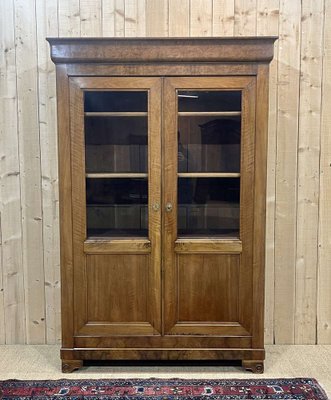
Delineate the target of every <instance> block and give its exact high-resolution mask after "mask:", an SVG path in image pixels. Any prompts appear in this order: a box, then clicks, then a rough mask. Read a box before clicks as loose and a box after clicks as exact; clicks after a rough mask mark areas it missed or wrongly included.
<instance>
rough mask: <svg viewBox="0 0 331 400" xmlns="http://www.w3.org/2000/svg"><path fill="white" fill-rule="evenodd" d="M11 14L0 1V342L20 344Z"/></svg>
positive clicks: (18, 196)
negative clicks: (0, 328) (0, 330)
mask: <svg viewBox="0 0 331 400" xmlns="http://www.w3.org/2000/svg"><path fill="white" fill-rule="evenodd" d="M14 13H15V8H14V1H6V2H1V4H0V26H1V42H0V46H1V52H0V57H1V58H0V61H1V74H0V101H1V103H0V104H1V109H0V112H1V115H0V132H1V134H0V176H1V185H0V216H1V241H2V243H1V264H0V267H1V275H2V285H1V289H2V290H3V292H2V293H3V303H2V304H1V306H2V311H1V319H2V321H1V322H2V323H3V332H2V334H1V341H2V342H3V343H7V344H14V343H19V344H23V343H26V326H25V324H24V321H25V304H24V277H23V260H22V249H23V244H22V222H21V221H22V214H21V191H20V151H19V143H18V115H17V101H18V100H17V70H16V46H15V24H14Z"/></svg>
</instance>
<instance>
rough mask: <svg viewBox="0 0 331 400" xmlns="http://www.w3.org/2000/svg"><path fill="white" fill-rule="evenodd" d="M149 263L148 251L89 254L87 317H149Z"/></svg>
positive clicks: (110, 319) (116, 320)
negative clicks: (140, 252)
mask: <svg viewBox="0 0 331 400" xmlns="http://www.w3.org/2000/svg"><path fill="white" fill-rule="evenodd" d="M148 264H149V263H148V256H146V255H139V256H137V255H128V254H125V255H123V254H122V255H104V254H100V255H90V256H88V259H87V272H86V277H87V299H88V306H87V321H89V323H91V322H106V323H124V322H130V323H131V322H143V321H148V317H149V316H148V314H147V311H148V269H149V265H148ZM124 293H125V296H123V294H124ZM105 305H106V307H105ZM132 334H134V327H132Z"/></svg>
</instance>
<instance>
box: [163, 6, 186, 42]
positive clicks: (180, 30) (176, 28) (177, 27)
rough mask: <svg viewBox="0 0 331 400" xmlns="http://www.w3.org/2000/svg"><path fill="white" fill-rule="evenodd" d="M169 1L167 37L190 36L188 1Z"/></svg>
mask: <svg viewBox="0 0 331 400" xmlns="http://www.w3.org/2000/svg"><path fill="white" fill-rule="evenodd" d="M168 1H169V36H171V37H176V36H178V37H186V36H190V0H181V2H180V3H178V1H177V0H168Z"/></svg>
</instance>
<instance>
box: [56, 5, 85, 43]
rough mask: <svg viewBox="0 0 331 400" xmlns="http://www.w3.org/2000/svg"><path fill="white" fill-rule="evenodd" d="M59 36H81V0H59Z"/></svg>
mask: <svg viewBox="0 0 331 400" xmlns="http://www.w3.org/2000/svg"><path fill="white" fill-rule="evenodd" d="M58 15H59V36H62V37H66V36H80V8H79V0H58Z"/></svg>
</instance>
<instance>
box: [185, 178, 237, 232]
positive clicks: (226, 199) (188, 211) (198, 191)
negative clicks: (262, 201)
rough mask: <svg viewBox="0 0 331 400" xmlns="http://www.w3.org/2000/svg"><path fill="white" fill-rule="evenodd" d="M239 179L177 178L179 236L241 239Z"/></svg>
mask: <svg viewBox="0 0 331 400" xmlns="http://www.w3.org/2000/svg"><path fill="white" fill-rule="evenodd" d="M239 200H240V180H239V179H232V178H179V179H178V234H179V235H180V236H190V237H194V236H206V235H213V236H220V237H223V236H226V237H238V236H239V218H240V212H239Z"/></svg>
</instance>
